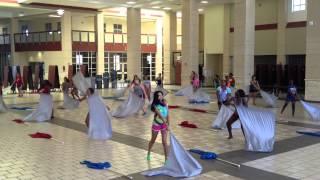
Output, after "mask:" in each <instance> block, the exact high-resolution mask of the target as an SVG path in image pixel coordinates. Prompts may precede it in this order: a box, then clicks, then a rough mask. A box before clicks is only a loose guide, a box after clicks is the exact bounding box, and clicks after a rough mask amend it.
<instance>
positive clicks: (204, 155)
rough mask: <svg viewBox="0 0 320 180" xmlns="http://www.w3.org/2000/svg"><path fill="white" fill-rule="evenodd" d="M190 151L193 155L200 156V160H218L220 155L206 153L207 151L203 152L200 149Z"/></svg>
mask: <svg viewBox="0 0 320 180" xmlns="http://www.w3.org/2000/svg"><path fill="white" fill-rule="evenodd" d="M189 151H190V152H192V153H195V154H199V155H200V159H204V160H207V159H217V157H218V155H217V154H216V153H214V152H206V151H202V150H199V149H190V150H189Z"/></svg>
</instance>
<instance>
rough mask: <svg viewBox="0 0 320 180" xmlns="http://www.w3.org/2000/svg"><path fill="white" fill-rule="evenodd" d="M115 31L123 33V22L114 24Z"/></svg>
mask: <svg viewBox="0 0 320 180" xmlns="http://www.w3.org/2000/svg"><path fill="white" fill-rule="evenodd" d="M113 32H114V33H122V24H113Z"/></svg>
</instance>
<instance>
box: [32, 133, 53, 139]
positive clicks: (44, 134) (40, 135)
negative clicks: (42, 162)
mask: <svg viewBox="0 0 320 180" xmlns="http://www.w3.org/2000/svg"><path fill="white" fill-rule="evenodd" d="M29 136H30V137H32V138H43V139H51V138H52V136H51V135H50V134H47V133H41V132H36V133H34V134H29Z"/></svg>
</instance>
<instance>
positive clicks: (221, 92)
mask: <svg viewBox="0 0 320 180" xmlns="http://www.w3.org/2000/svg"><path fill="white" fill-rule="evenodd" d="M217 91H218V93H219V94H218V95H219V99H218V100H219V102H224V101H226V100H227V96H228V94H231V89H230V88H228V87H226V89H224V90H223V89H222V88H221V86H219V87H218V88H217Z"/></svg>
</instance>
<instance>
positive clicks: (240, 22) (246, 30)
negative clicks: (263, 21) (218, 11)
mask: <svg viewBox="0 0 320 180" xmlns="http://www.w3.org/2000/svg"><path fill="white" fill-rule="evenodd" d="M234 10H235V12H234V15H235V17H234V61H233V63H234V65H233V67H234V76H235V79H236V87H237V88H238V89H240V88H242V89H244V90H245V91H247V92H248V90H249V84H250V80H251V76H252V75H253V74H254V43H255V42H254V38H255V29H254V28H255V0H246V1H243V0H237V1H236V2H235V8H234Z"/></svg>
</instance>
